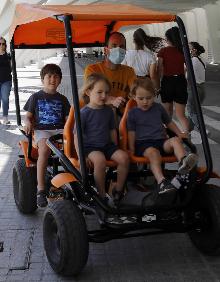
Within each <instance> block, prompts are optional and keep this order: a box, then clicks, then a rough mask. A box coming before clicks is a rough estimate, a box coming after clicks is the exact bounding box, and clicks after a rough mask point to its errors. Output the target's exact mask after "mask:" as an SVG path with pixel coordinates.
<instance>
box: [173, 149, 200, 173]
mask: <svg viewBox="0 0 220 282" xmlns="http://www.w3.org/2000/svg"><path fill="white" fill-rule="evenodd" d="M197 163H198V156H197V155H196V154H194V153H191V154H189V155H188V156H186V157H184V158H183V159H182V160H181V162H180V166H179V169H178V172H179V173H180V174H186V173H189V172H190V171H191V170H192V169H193V168H194V167H195V166H196V164H197Z"/></svg>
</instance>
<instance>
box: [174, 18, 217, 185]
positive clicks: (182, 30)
mask: <svg viewBox="0 0 220 282" xmlns="http://www.w3.org/2000/svg"><path fill="white" fill-rule="evenodd" d="M176 22H177V24H178V26H179V29H180V37H181V41H182V44H183V52H184V57H185V62H186V68H187V77H188V80H189V82H190V88H191V91H192V95H193V101H194V103H195V107H196V112H197V118H198V122H199V127H200V129H201V132H200V133H201V138H202V146H203V151H204V154H205V160H206V166H207V170H206V173H205V174H204V176H203V177H202V178H201V179H200V180H199V183H200V184H203V183H205V182H207V181H208V180H209V178H210V176H211V173H212V169H213V163H212V156H211V152H210V147H209V142H208V137H207V134H206V131H205V123H204V119H203V115H202V110H201V105H200V101H199V95H198V91H197V87H196V79H195V74H194V70H193V65H192V60H191V56H190V51H189V46H188V39H187V35H186V29H185V26H184V23H183V21H182V19H181V18H180V17H178V16H176Z"/></svg>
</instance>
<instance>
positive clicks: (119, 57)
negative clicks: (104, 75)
mask: <svg viewBox="0 0 220 282" xmlns="http://www.w3.org/2000/svg"><path fill="white" fill-rule="evenodd" d="M125 53H126V51H125V50H124V49H122V48H120V47H116V48H112V49H109V55H108V59H109V60H110V61H111V62H112V63H113V64H115V65H117V64H121V62H122V61H123V60H124V58H125Z"/></svg>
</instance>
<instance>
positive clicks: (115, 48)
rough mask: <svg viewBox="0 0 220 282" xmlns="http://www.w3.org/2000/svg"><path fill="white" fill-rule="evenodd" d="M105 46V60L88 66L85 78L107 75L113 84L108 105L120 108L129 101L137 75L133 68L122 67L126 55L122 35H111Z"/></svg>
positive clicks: (115, 33) (117, 33)
mask: <svg viewBox="0 0 220 282" xmlns="http://www.w3.org/2000/svg"><path fill="white" fill-rule="evenodd" d="M105 45H106V47H105V48H104V52H105V60H104V61H102V62H98V63H96V64H92V65H88V66H87V67H86V69H85V73H84V77H85V78H87V77H88V76H89V75H90V74H92V73H102V74H103V75H105V76H106V77H107V78H108V80H109V81H110V82H111V84H112V90H111V93H110V95H109V98H108V100H107V104H109V105H113V106H114V107H116V108H120V107H123V106H124V105H125V103H126V101H127V98H128V94H129V92H130V87H131V85H132V84H133V81H134V80H135V79H136V75H135V72H134V70H133V68H131V67H129V66H125V65H121V62H122V61H123V59H124V57H125V54H126V39H125V37H124V35H123V34H122V33H120V32H113V33H111V34H110V36H109V38H108V40H107V42H106V44H105Z"/></svg>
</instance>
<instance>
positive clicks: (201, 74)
mask: <svg viewBox="0 0 220 282" xmlns="http://www.w3.org/2000/svg"><path fill="white" fill-rule="evenodd" d="M189 49H190V53H191V57H192V64H193V70H194V74H195V79H196V86H197V91H198V94H199V99H200V103H201V104H202V103H203V101H204V99H205V70H206V64H205V61H204V60H203V59H202V58H201V57H200V55H201V54H203V53H204V52H205V49H204V47H203V46H201V45H200V44H199V43H198V42H190V43H189ZM188 94H189V97H188V102H187V111H188V115H189V122H190V130H193V129H194V127H196V128H197V129H198V130H199V123H198V119H197V115H196V109H195V105H194V101H193V96H192V92H191V88H190V85H188Z"/></svg>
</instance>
